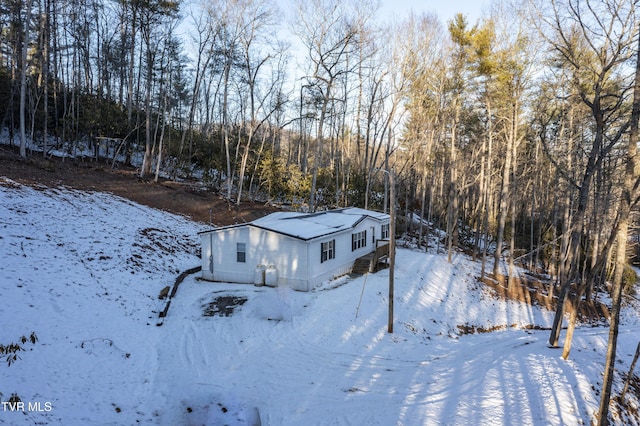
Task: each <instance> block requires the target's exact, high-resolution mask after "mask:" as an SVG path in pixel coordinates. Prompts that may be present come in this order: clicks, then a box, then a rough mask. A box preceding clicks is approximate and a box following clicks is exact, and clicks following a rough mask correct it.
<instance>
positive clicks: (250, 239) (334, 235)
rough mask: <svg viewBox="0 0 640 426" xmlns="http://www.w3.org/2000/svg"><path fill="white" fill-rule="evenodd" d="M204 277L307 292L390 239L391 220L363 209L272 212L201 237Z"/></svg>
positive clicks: (217, 229) (387, 216)
mask: <svg viewBox="0 0 640 426" xmlns="http://www.w3.org/2000/svg"><path fill="white" fill-rule="evenodd" d="M200 236H201V238H202V278H203V279H206V280H210V281H224V282H237V283H254V284H259V283H262V284H267V285H272V286H275V285H278V286H288V287H290V288H293V289H295V290H300V291H309V290H311V289H313V288H314V287H316V286H317V285H319V284H321V283H322V282H324V281H327V280H330V279H332V278H334V277H338V276H341V275H344V274H347V273H349V272H351V269H352V268H353V264H354V261H355V260H356V259H357V258H359V257H361V256H364V255H366V254H367V253H371V252H374V251H375V249H376V243H377V241H378V240H384V239H388V238H389V215H387V214H383V213H378V212H373V211H370V210H364V209H359V208H344V209H338V210H330V211H325V212H320V213H291V212H278V213H272V214H270V215H268V216H265V217H263V218H261V219H258V220H255V221H253V222H250V223H246V224H241V225H232V226H226V227H221V228H216V229H212V230H209V231H204V232H201V233H200Z"/></svg>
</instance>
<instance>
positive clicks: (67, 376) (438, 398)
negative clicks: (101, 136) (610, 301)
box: [0, 178, 640, 425]
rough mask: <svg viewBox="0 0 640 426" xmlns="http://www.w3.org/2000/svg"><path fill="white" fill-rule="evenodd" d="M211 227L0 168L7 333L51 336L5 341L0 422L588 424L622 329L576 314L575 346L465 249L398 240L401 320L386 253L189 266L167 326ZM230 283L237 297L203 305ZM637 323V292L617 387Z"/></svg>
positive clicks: (1, 288)
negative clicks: (305, 268) (282, 272)
mask: <svg viewBox="0 0 640 426" xmlns="http://www.w3.org/2000/svg"><path fill="white" fill-rule="evenodd" d="M203 229H204V226H203V225H201V224H197V223H194V222H191V221H189V220H187V219H185V218H182V217H180V216H176V215H171V214H168V213H165V212H161V211H157V210H153V209H150V208H147V207H143V206H140V205H138V204H135V203H132V202H130V201H127V200H124V199H122V198H118V197H115V196H112V195H109V194H103V193H86V192H79V191H74V190H69V189H64V188H60V189H47V188H36V189H34V188H30V187H25V186H22V185H19V184H17V183H15V182H12V181H10V180H7V179H5V178H0V259H2V260H0V262H1V265H2V267H1V274H0V297H1V299H0V325H1V326H0V344H3V345H8V344H10V343H20V338H21V337H22V336H25V337H27V338H29V337H30V335H31V333H35V336H36V337H37V341H36V342H35V343H32V342H31V341H29V339H27V341H26V342H25V343H21V346H22V347H23V348H24V349H25V350H24V351H21V352H18V356H19V358H18V359H17V360H15V361H13V362H12V363H11V364H10V365H9V363H8V362H5V357H4V356H3V357H1V358H0V392H1V395H0V399H1V400H2V401H3V402H4V404H2V405H0V424H11V425H13V424H17V425H20V424H54V425H80V424H82V425H88V424H122V425H132V424H159V425H201V424H212V425H219V424H220V425H222V424H257V423H258V422H261V424H262V425H431V424H444V425H457V424H459V425H466V424H474V425H479V424H485V425H496V424H504V425H513V424H526V425H577V424H589V423H590V422H591V421H592V419H593V417H594V413H595V412H596V411H597V406H598V403H599V396H598V395H599V390H600V388H601V380H602V371H603V364H604V353H605V348H606V345H607V337H608V329H607V328H606V327H596V328H593V327H590V326H589V327H581V328H579V329H578V330H577V332H576V335H575V338H574V344H573V351H572V353H571V357H570V360H569V361H563V360H562V359H561V358H560V351H559V350H558V349H550V348H548V347H547V344H546V341H547V338H548V331H544V330H536V329H530V328H529V327H528V326H531V325H534V326H539V327H548V326H549V325H550V324H551V321H552V313H550V312H546V311H544V310H541V309H539V308H538V307H531V306H527V305H525V304H521V303H516V302H503V301H498V300H496V299H495V298H494V297H492V296H491V293H490V292H489V291H488V290H486V289H483V288H482V287H481V286H480V285H479V284H477V282H476V280H475V277H476V276H477V275H479V264H474V263H472V262H471V261H470V259H469V258H467V257H466V256H464V255H462V254H459V255H456V256H455V257H454V260H453V262H452V263H451V264H449V263H447V261H446V256H444V255H438V254H425V253H420V252H417V251H411V250H408V249H399V250H398V255H397V263H396V265H397V268H396V272H395V317H394V333H393V334H389V333H387V318H388V317H387V313H388V310H387V307H388V299H387V297H388V271H386V270H385V271H381V272H379V273H377V274H371V275H368V276H365V277H359V278H354V279H350V278H347V277H343V278H340V279H338V280H336V281H333V282H329V283H326V284H325V285H323V286H322V287H320V288H318V289H316V290H315V291H313V292H309V293H299V292H294V291H290V290H287V289H284V288H278V289H273V288H267V287H255V286H253V285H233V284H224V283H209V282H203V281H199V280H197V278H196V277H197V275H191V276H189V277H188V278H187V279H186V280H185V281H184V282H183V283H182V284H181V286H180V288H179V291H178V293H177V295H176V297H175V298H174V299H173V300H172V302H171V307H170V309H169V313H168V316H167V317H166V318H165V319H164V321H163V325H162V326H158V325H157V323H158V312H159V311H160V310H162V308H163V307H164V302H162V301H160V300H158V294H159V292H160V290H161V289H162V288H163V287H165V286H168V285H172V284H173V282H174V280H175V278H176V276H177V275H178V274H179V273H180V272H181V271H184V270H186V269H188V268H192V267H194V266H198V265H199V258H198V257H197V254H196V252H197V248H198V243H199V240H198V236H197V232H198V231H201V230H203ZM222 300H226V301H228V302H236V303H237V304H238V306H237V307H236V308H235V310H234V311H233V312H232V313H231V315H229V316H220V315H214V316H205V315H204V312H205V311H207V310H210V309H212V308H214V307H215V306H214V303H215V302H220V301H222ZM639 324H640V318H639V317H638V313H637V310H635V309H632V308H627V309H626V310H625V312H624V325H623V327H622V329H621V331H620V339H619V350H618V359H619V362H618V363H617V367H618V369H619V371H620V374H618V375H617V376H616V383H615V386H614V392H615V391H618V392H619V390H620V387H621V383H622V382H621V380H622V379H621V374H622V373H626V371H627V370H628V368H629V365H630V363H631V359H632V357H633V353H634V351H635V347H636V345H637V343H638V341H639V340H640V328H638V325H639ZM463 325H469V326H476V327H483V328H492V327H496V326H498V328H499V330H498V331H494V332H491V333H482V334H473V335H462V334H461V333H460V329H459V328H458V326H463ZM499 326H504V327H502V328H500V327H499ZM13 394H15V395H17V396H18V397H19V399H20V401H21V402H22V403H23V404H24V409H20V408H21V407H22V406H20V405H17V404H8V401H9V399H10V398H11V396H12V395H13ZM12 408H15V409H16V411H12ZM625 422H626V423H635V424H637V423H638V419H629V418H627V419H625ZM622 423H623V421H622V420H620V421H619V424H622Z"/></svg>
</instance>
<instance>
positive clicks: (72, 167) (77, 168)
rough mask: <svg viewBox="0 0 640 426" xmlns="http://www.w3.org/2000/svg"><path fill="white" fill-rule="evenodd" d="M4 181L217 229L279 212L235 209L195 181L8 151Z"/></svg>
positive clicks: (2, 160)
mask: <svg viewBox="0 0 640 426" xmlns="http://www.w3.org/2000/svg"><path fill="white" fill-rule="evenodd" d="M0 176H6V177H7V178H9V179H12V180H14V181H16V182H20V183H22V184H26V185H44V186H48V187H59V186H65V187H69V188H74V189H80V190H85V191H97V192H110V193H112V194H115V195H118V196H120V197H123V198H127V199H130V200H132V201H135V202H137V203H140V204H144V205H147V206H150V207H154V208H157V209H162V210H165V211H168V212H171V213H176V214H181V215H184V216H187V217H189V218H191V219H193V220H196V221H199V222H203V223H209V221H210V220H211V222H212V223H213V224H214V225H217V226H222V225H232V224H234V223H242V222H250V221H252V220H254V219H257V218H259V217H262V216H264V215H266V214H268V213H271V212H272V211H274V210H275V209H274V208H273V207H270V206H266V205H264V204H262V203H254V202H243V203H241V205H240V206H236V205H235V204H233V203H229V202H227V200H226V199H225V198H224V197H222V196H221V195H220V194H218V193H216V192H213V191H211V190H209V189H207V188H206V187H204V186H202V185H201V184H200V183H199V182H197V181H195V180H194V181H190V182H173V181H170V180H167V179H160V180H159V181H158V183H155V182H153V179H152V178H149V179H146V178H145V179H140V178H139V177H138V175H137V173H136V170H135V169H133V168H131V167H122V166H121V167H120V168H117V169H114V170H112V169H111V165H110V164H107V163H104V162H102V161H99V162H97V161H92V160H86V159H85V160H74V159H66V160H64V161H62V160H61V159H58V158H51V159H45V158H43V157H42V156H41V154H34V156H33V157H30V158H28V159H27V160H23V159H21V158H20V157H19V156H18V155H16V153H15V152H12V151H11V150H10V149H8V148H7V147H2V148H0Z"/></svg>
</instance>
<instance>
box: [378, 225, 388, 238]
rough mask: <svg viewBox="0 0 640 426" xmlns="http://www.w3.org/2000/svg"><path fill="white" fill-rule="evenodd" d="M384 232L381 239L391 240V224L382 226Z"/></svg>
mask: <svg viewBox="0 0 640 426" xmlns="http://www.w3.org/2000/svg"><path fill="white" fill-rule="evenodd" d="M381 231H382V232H381V233H380V238H381V239H383V240H388V239H389V224H388V223H385V224H384V225H382V230H381Z"/></svg>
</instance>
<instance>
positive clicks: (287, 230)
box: [205, 207, 389, 240]
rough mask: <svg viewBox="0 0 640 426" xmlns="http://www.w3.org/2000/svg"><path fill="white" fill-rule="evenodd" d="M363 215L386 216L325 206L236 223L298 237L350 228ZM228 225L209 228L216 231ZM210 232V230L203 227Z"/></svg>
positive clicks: (358, 221) (386, 218) (384, 216)
mask: <svg viewBox="0 0 640 426" xmlns="http://www.w3.org/2000/svg"><path fill="white" fill-rule="evenodd" d="M366 217H371V218H373V219H375V220H377V221H380V222H383V221H386V220H388V219H389V215H388V214H385V213H379V212H374V211H371V210H365V209H361V208H357V207H349V208H344V209H337V210H327V211H323V212H318V213H295V212H277V213H271V214H270V215H267V216H265V217H262V218H260V219H257V220H254V221H253V222H250V223H247V224H243V225H233V226H231V227H238V226H255V227H258V228H261V229H265V230H269V231H273V232H277V233H279V234H283V235H288V236H290V237H293V238H297V239H301V240H311V239H314V238H318V237H322V236H325V235H330V234H334V233H336V232H341V231H345V230H348V229H352V228H354V227H355V226H356V225H358V223H360V222H361V221H362V220H364V219H365V218H366ZM228 228H230V227H225V228H218V229H215V230H213V232H215V231H220V230H223V229H228ZM205 232H211V231H205Z"/></svg>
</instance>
